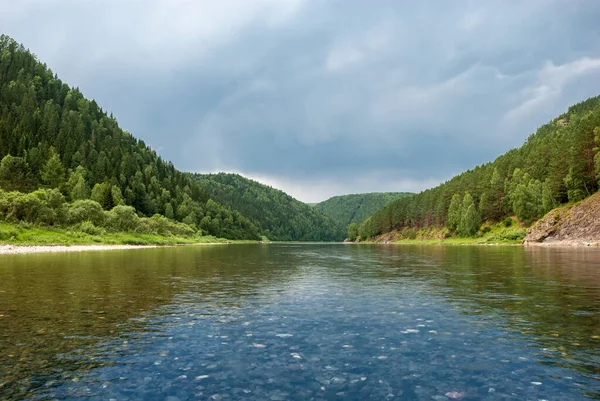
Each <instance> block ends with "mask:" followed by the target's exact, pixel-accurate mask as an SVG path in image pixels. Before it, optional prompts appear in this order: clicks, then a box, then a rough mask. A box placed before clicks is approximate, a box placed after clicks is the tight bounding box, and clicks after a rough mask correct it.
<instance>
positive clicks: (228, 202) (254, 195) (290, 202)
mask: <svg viewBox="0 0 600 401" xmlns="http://www.w3.org/2000/svg"><path fill="white" fill-rule="evenodd" d="M192 177H193V179H194V181H195V182H196V183H197V184H198V185H199V186H200V187H201V188H202V189H204V190H205V191H207V193H208V195H209V196H210V198H211V199H213V200H215V201H217V202H219V203H220V204H223V205H225V206H227V207H229V208H231V209H234V210H237V211H239V212H240V213H241V214H243V215H244V216H246V217H247V218H249V219H250V220H251V221H252V223H253V224H254V225H255V226H257V227H258V228H259V230H260V232H261V233H262V234H263V235H265V236H267V237H268V238H269V239H270V240H275V241H341V240H343V239H344V238H345V237H346V229H345V227H343V226H342V225H341V224H338V223H337V222H335V221H334V220H333V219H331V218H329V217H327V216H325V215H324V214H322V213H320V212H319V211H318V210H316V209H315V208H313V207H311V206H309V205H307V204H305V203H303V202H300V201H299V200H296V199H294V198H292V197H291V196H290V195H288V194H286V193H285V192H283V191H280V190H278V189H274V188H271V187H269V186H267V185H264V184H261V183H259V182H257V181H254V180H251V179H248V178H245V177H242V176H241V175H238V174H227V173H219V174H193V175H192Z"/></svg>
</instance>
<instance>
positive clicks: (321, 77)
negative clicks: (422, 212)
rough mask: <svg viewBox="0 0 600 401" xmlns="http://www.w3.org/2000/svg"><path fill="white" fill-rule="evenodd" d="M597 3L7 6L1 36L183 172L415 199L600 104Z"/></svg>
mask: <svg viewBox="0 0 600 401" xmlns="http://www.w3.org/2000/svg"><path fill="white" fill-rule="evenodd" d="M599 21H600V1H598V0H562V1H555V0H528V1H522V0H515V1H510V0H498V1H496V0H486V1H478V0H474V1H459V0H453V1H445V0H439V1H401V0H372V1H366V0H227V1H226V0H219V1H216V0H104V1H99V0H98V1H91V0H90V1H85V0H19V1H14V0H0V31H2V32H4V33H7V34H9V35H11V36H12V37H14V38H15V39H16V40H17V41H19V42H22V43H23V44H24V45H25V46H26V47H28V48H30V49H31V51H33V52H34V53H36V54H37V55H38V56H39V58H40V59H41V60H42V61H44V62H46V63H47V64H48V65H49V66H50V67H51V68H52V69H53V70H54V72H56V73H58V74H59V76H60V77H61V78H62V79H63V80H64V81H66V82H68V83H69V84H70V85H72V86H78V87H79V88H80V89H81V91H82V92H83V93H84V95H86V96H87V97H88V98H94V99H96V100H97V101H98V102H99V103H100V104H101V105H102V106H103V108H104V109H105V110H109V111H112V112H113V113H114V115H115V116H116V118H117V119H118V120H119V123H120V124H121V126H122V127H123V128H124V129H127V130H128V131H130V132H132V133H133V134H134V135H135V136H137V137H139V138H142V139H144V140H145V141H146V143H147V144H150V145H151V146H152V147H153V148H154V149H156V150H157V151H158V152H159V153H160V154H161V155H163V156H164V158H166V159H169V160H172V161H173V162H174V163H175V165H176V166H177V167H178V168H180V169H182V170H188V171H198V172H216V171H230V172H239V173H241V174H244V175H247V176H250V177H253V178H255V179H258V180H259V181H262V182H265V183H267V184H270V185H272V186H275V187H277V188H280V189H283V190H284V191H286V192H289V193H290V194H292V195H293V196H295V197H297V198H299V199H301V200H303V201H307V202H315V201H320V200H323V199H326V198H328V197H329V196H332V195H338V194H343V193H357V192H370V191H419V190H422V189H425V188H428V187H431V186H434V185H435V184H437V183H439V182H442V181H445V180H446V179H448V178H450V177H451V176H452V175H454V174H456V173H459V172H461V171H462V170H465V169H468V168H471V167H473V166H475V165H477V164H480V163H483V162H486V161H489V160H492V159H494V158H495V157H496V156H498V155H500V154H501V153H504V152H505V151H507V150H508V149H510V148H512V147H515V146H519V145H520V144H521V143H522V142H523V141H524V140H525V139H526V138H527V137H528V136H529V135H530V134H531V133H532V132H534V131H535V129H536V128H537V127H538V126H540V125H541V124H543V123H545V122H547V121H548V120H550V119H552V118H553V117H555V116H556V115H558V114H560V113H561V112H563V111H564V110H566V108H567V107H568V106H569V105H571V104H573V103H576V102H578V101H581V100H584V99H586V98H588V97H590V96H594V95H598V94H600V22H599Z"/></svg>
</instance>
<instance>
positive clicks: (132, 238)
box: [0, 222, 252, 245]
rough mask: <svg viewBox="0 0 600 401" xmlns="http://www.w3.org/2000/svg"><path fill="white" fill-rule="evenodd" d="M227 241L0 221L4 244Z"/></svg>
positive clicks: (130, 243) (207, 237)
mask: <svg viewBox="0 0 600 401" xmlns="http://www.w3.org/2000/svg"><path fill="white" fill-rule="evenodd" d="M228 242H232V241H229V240H226V239H223V238H217V237H213V236H190V237H179V236H174V235H169V236H163V235H156V234H142V233H135V232H106V233H102V234H98V235H94V234H89V233H86V232H83V231H78V230H76V229H74V228H70V229H66V228H55V227H39V226H34V225H30V224H23V223H21V224H9V223H5V222H3V223H0V244H8V245H93V244H106V245H177V244H198V243H228ZM233 242H240V241H233ZM241 242H244V241H241ZM247 242H252V241H247Z"/></svg>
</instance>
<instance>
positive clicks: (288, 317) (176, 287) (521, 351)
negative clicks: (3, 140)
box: [0, 244, 600, 401]
mask: <svg viewBox="0 0 600 401" xmlns="http://www.w3.org/2000/svg"><path fill="white" fill-rule="evenodd" d="M0 399H2V400H21V399H31V400H56V399H58V400H118V401H121V400H167V401H187V400H204V399H205V400H236V399H250V400H288V399H290V400H309V399H315V400H321V399H327V400H346V399H348V400H369V399H372V400H400V399H401V400H439V401H442V400H450V399H462V400H476V399H486V400H506V399H518V400H579V399H600V249H552V248H523V247H477V246H435V245H425V246H404V245H399V246H396V245H341V244H330V245H327V244H312V245H310V244H270V245H260V244H256V245H216V246H196V247H194V246H186V247H173V248H157V249H136V250H119V251H106V252H83V253H65V254H33V255H4V256H0Z"/></svg>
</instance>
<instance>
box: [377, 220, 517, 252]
mask: <svg viewBox="0 0 600 401" xmlns="http://www.w3.org/2000/svg"><path fill="white" fill-rule="evenodd" d="M526 231H527V228H526V227H522V226H521V225H520V224H519V223H518V221H517V220H516V219H514V218H510V219H506V220H505V221H503V222H500V223H496V224H485V225H483V226H482V227H481V230H480V231H479V232H478V233H477V235H475V236H472V237H457V236H452V235H451V233H450V231H449V230H448V229H446V228H437V227H429V228H423V229H418V230H417V229H412V228H406V229H404V230H401V231H393V232H391V233H387V234H384V235H381V236H379V237H376V238H375V239H374V240H373V241H366V243H390V244H448V245H520V244H522V243H523V239H524V238H525V233H526Z"/></svg>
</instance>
